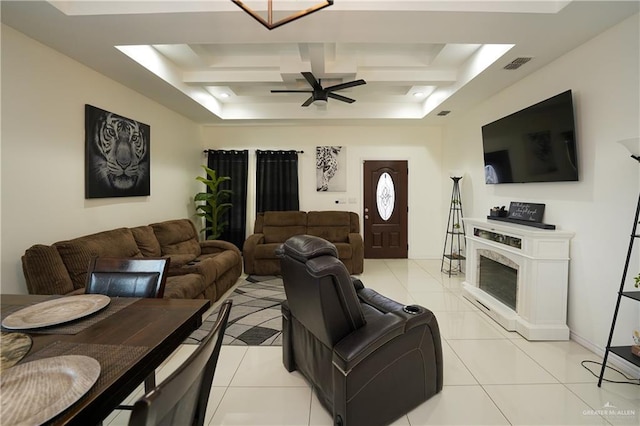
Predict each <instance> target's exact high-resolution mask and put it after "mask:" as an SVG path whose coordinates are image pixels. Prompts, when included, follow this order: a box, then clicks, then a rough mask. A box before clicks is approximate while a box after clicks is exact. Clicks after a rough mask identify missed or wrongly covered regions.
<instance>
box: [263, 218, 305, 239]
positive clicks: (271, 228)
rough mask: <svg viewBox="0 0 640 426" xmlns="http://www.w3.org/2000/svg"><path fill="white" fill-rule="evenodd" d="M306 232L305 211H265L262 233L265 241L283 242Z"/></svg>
mask: <svg viewBox="0 0 640 426" xmlns="http://www.w3.org/2000/svg"><path fill="white" fill-rule="evenodd" d="M306 232H307V213H305V212H301V211H282V212H265V213H264V223H263V226H262V233H263V234H264V241H265V243H284V242H285V241H287V239H289V238H290V237H293V236H294V235H302V234H305V233H306Z"/></svg>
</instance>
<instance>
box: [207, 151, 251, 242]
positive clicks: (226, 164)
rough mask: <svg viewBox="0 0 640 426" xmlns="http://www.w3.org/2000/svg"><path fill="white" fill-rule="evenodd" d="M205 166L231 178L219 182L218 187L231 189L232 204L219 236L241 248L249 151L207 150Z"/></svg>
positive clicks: (244, 227) (243, 238)
mask: <svg viewBox="0 0 640 426" xmlns="http://www.w3.org/2000/svg"><path fill="white" fill-rule="evenodd" d="M207 167H209V168H210V169H213V170H215V171H216V174H217V176H229V177H230V178H231V180H228V181H226V182H223V183H222V184H220V189H230V190H231V191H233V193H232V194H231V199H230V200H229V202H230V203H231V204H233V206H232V207H231V208H230V209H229V210H227V211H226V212H225V214H224V219H226V220H228V221H229V226H228V227H227V228H226V229H225V230H224V232H223V233H222V235H221V236H220V239H221V240H224V241H229V242H231V243H233V244H235V245H236V247H238V248H239V249H240V250H242V245H243V244H244V240H245V233H246V223H247V175H248V174H249V151H247V150H244V151H235V150H231V151H225V150H211V149H210V150H209V151H208V156H207Z"/></svg>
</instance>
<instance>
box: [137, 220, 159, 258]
mask: <svg viewBox="0 0 640 426" xmlns="http://www.w3.org/2000/svg"><path fill="white" fill-rule="evenodd" d="M131 233H132V234H133V238H134V239H135V240H136V244H137V245H138V248H139V249H140V252H141V253H142V255H143V256H144V257H160V256H162V250H161V249H160V243H159V242H158V239H157V238H156V234H154V233H153V228H152V227H150V226H137V227H135V228H131Z"/></svg>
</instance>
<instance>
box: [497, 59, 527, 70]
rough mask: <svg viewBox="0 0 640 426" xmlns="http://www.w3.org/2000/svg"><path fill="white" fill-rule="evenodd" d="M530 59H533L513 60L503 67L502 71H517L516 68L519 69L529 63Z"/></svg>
mask: <svg viewBox="0 0 640 426" xmlns="http://www.w3.org/2000/svg"><path fill="white" fill-rule="evenodd" d="M531 59H533V58H526V57H521V58H515V59H514V60H513V61H511V62H509V63H508V64H507V65H505V66H504V69H505V70H517V69H518V68H520V67H521V66H523V65H524V64H526V63H527V62H529V61H530V60H531Z"/></svg>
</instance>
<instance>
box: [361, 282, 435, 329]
mask: <svg viewBox="0 0 640 426" xmlns="http://www.w3.org/2000/svg"><path fill="white" fill-rule="evenodd" d="M356 293H357V295H358V298H359V299H360V301H361V302H362V303H366V304H367V305H371V306H373V307H374V308H376V309H377V310H379V311H381V312H391V313H394V314H396V315H398V316H400V317H402V318H404V320H405V321H406V326H405V327H406V330H411V329H412V328H413V327H416V326H418V325H423V324H427V323H429V322H430V321H431V318H432V317H433V312H431V311H430V310H429V309H427V308H425V307H423V306H419V305H411V307H413V308H415V309H416V311H417V312H415V313H409V312H407V311H406V310H405V309H404V308H405V305H403V304H401V303H398V302H396V301H395V300H392V299H389V298H388V297H385V296H383V295H381V294H380V293H378V292H377V291H375V290H372V289H370V288H363V289H361V290H357V291H356Z"/></svg>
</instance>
